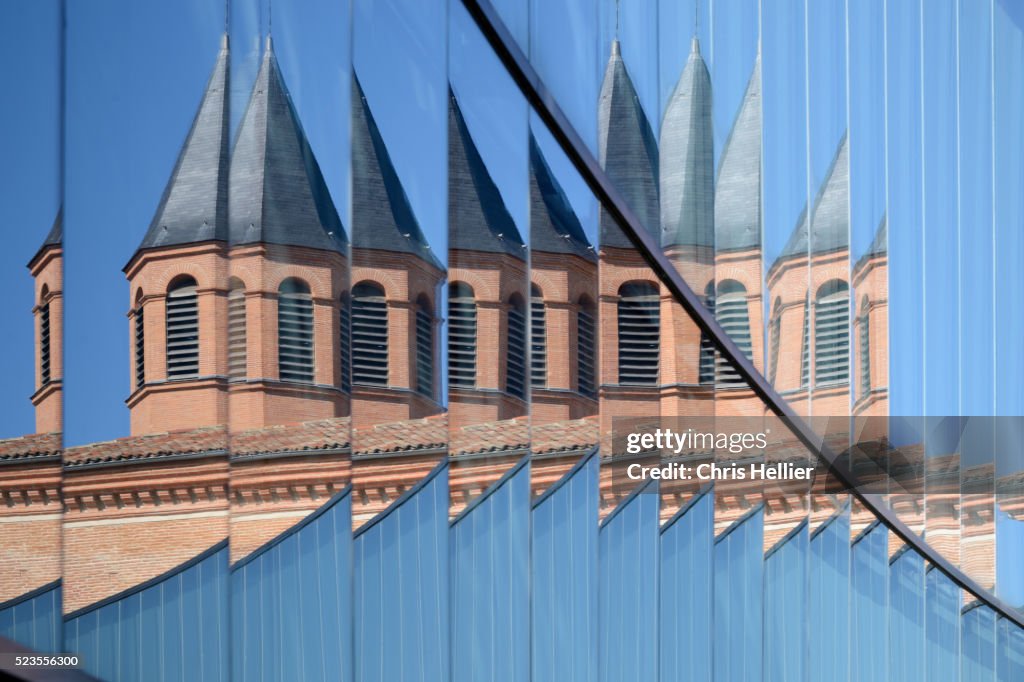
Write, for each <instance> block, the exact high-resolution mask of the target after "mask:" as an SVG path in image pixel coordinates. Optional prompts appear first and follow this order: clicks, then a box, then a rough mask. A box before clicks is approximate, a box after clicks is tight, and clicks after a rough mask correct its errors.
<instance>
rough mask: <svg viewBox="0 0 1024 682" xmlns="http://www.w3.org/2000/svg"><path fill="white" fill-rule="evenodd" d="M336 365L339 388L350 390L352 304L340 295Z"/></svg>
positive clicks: (346, 391)
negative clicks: (338, 370) (339, 379)
mask: <svg viewBox="0 0 1024 682" xmlns="http://www.w3.org/2000/svg"><path fill="white" fill-rule="evenodd" d="M338 362H339V364H338V367H339V369H340V371H341V390H342V391H344V392H345V393H349V392H351V391H352V304H351V303H350V302H349V299H348V296H342V297H341V301H340V303H339V304H338Z"/></svg>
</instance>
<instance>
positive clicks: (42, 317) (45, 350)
mask: <svg viewBox="0 0 1024 682" xmlns="http://www.w3.org/2000/svg"><path fill="white" fill-rule="evenodd" d="M39 375H40V376H39V378H40V381H41V383H42V385H43V386H45V385H46V384H48V383H50V304H49V302H47V303H44V304H43V306H42V308H40V309H39Z"/></svg>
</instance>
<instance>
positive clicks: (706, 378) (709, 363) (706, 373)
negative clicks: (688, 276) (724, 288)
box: [697, 282, 716, 386]
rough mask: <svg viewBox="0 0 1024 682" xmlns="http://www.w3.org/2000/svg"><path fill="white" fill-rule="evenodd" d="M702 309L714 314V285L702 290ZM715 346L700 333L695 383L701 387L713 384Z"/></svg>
mask: <svg viewBox="0 0 1024 682" xmlns="http://www.w3.org/2000/svg"><path fill="white" fill-rule="evenodd" d="M704 307H706V308H707V309H708V312H709V313H711V314H712V315H714V314H715V283H714V282H708V286H707V288H705V290H704ZM715 356H716V351H715V344H714V343H713V342H712V341H711V337H710V336H708V333H707V332H705V331H702V332H701V333H700V359H699V360H698V367H697V382H698V383H700V384H702V385H705V386H706V385H709V384H713V383H715Z"/></svg>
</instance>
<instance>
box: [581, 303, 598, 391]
mask: <svg viewBox="0 0 1024 682" xmlns="http://www.w3.org/2000/svg"><path fill="white" fill-rule="evenodd" d="M594 317H595V315H594V306H593V304H591V303H590V302H589V301H581V302H580V309H579V312H578V313H576V333H577V334H578V335H579V339H578V347H577V350H576V374H577V377H578V378H577V381H578V382H579V390H580V393H581V394H582V395H585V396H586V397H588V398H596V397H597V380H596V377H595V376H594V368H595V367H596V366H597V364H596V362H595V359H596V356H597V353H596V351H595V349H596V348H597V344H596V339H597V336H596V334H595V332H594V330H595V327H596V325H595V321H594Z"/></svg>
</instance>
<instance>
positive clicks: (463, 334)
mask: <svg viewBox="0 0 1024 682" xmlns="http://www.w3.org/2000/svg"><path fill="white" fill-rule="evenodd" d="M448 294H449V295H448V383H449V384H450V385H451V386H453V387H459V388H473V387H474V386H475V385H476V300H475V298H474V293H473V288H472V287H471V286H469V285H468V284H463V283H462V282H454V283H452V285H451V289H450V290H449V292H448Z"/></svg>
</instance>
